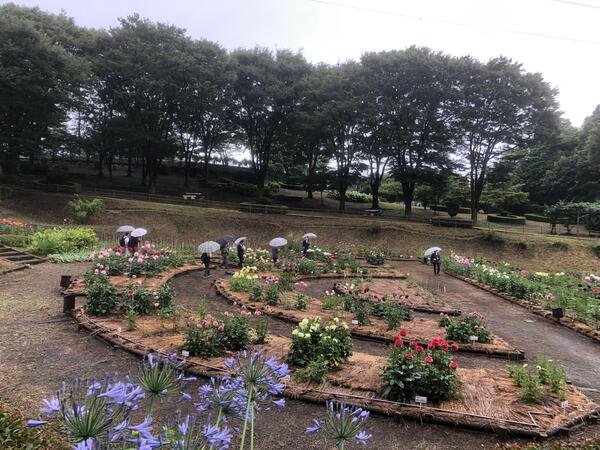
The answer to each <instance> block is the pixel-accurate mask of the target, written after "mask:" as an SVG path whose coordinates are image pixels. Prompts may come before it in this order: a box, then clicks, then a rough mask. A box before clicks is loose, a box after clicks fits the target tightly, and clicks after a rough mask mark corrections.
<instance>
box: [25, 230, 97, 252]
mask: <svg viewBox="0 0 600 450" xmlns="http://www.w3.org/2000/svg"><path fill="white" fill-rule="evenodd" d="M97 242H98V238H97V236H96V233H94V230H92V229H91V228H55V229H48V230H44V231H38V232H37V233H35V234H34V235H33V236H32V238H31V243H30V244H29V246H28V247H27V250H28V251H30V252H31V253H34V254H36V255H42V256H46V255H50V254H52V253H66V252H72V251H75V250H81V249H84V248H89V247H92V246H93V245H95V244H96V243H97Z"/></svg>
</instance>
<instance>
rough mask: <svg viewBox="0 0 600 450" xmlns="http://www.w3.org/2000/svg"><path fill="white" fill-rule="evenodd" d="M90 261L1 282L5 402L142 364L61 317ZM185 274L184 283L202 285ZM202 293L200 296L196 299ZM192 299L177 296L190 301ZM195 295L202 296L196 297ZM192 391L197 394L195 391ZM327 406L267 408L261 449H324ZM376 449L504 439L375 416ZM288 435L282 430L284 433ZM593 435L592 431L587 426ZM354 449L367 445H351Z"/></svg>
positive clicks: (482, 444) (30, 410) (25, 406)
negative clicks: (69, 288) (70, 280)
mask: <svg viewBox="0 0 600 450" xmlns="http://www.w3.org/2000/svg"><path fill="white" fill-rule="evenodd" d="M86 266H87V265H86V264H70V265H54V264H49V263H45V264H41V265H39V266H35V267H33V268H32V269H28V270H25V271H19V272H14V273H10V274H6V275H3V276H1V277H0V401H1V402H5V403H7V404H9V405H11V406H14V407H16V408H18V409H20V410H22V411H23V412H24V413H25V414H27V415H30V416H35V415H37V411H38V408H39V407H40V401H41V399H42V398H44V397H47V396H49V395H51V394H52V392H53V391H54V390H55V389H56V387H57V386H58V385H59V384H60V382H62V381H63V380H67V381H68V380H71V379H72V378H75V377H80V378H93V377H99V376H102V375H103V374H104V373H105V372H117V373H120V374H125V373H127V372H129V371H135V370H136V368H137V366H138V363H139V359H138V358H136V357H134V356H132V355H130V354H127V353H124V352H121V351H114V350H112V349H111V348H110V347H108V346H107V345H106V344H104V343H103V342H100V341H98V340H97V339H95V338H93V337H91V336H90V335H88V334H87V333H85V332H83V331H78V330H77V326H76V325H75V324H74V323H73V322H72V321H71V320H70V319H68V318H67V317H65V316H64V315H63V314H62V312H61V311H62V298H61V297H60V295H59V290H58V281H59V277H60V275H61V274H72V275H76V274H78V273H79V272H81V271H82V270H84V269H85V268H86ZM185 278H186V277H185V276H184V277H181V278H179V279H177V280H176V282H177V283H178V284H179V283H188V282H189V283H192V284H194V283H202V284H200V286H199V287H200V289H199V291H196V292H202V291H204V292H208V293H210V292H212V290H210V289H206V288H207V286H209V285H210V279H209V280H204V281H202V282H201V281H198V280H196V278H195V277H191V278H190V279H189V280H186V279H185ZM199 295H201V294H200V293H199V294H198V297H199ZM194 297H195V294H193V293H191V294H190V295H188V296H187V299H186V296H185V295H183V290H182V297H181V298H180V297H179V296H178V297H177V301H181V302H182V303H188V304H189V303H190V302H193V301H194ZM198 297H197V298H198ZM192 392H193V390H192ZM176 409H177V405H173V404H165V405H162V406H161V407H160V408H158V409H157V411H156V414H157V415H158V416H171V417H172V416H173V413H174V411H175V410H176ZM323 411H324V406H322V405H313V404H308V403H304V402H301V401H293V400H288V402H287V404H286V407H285V408H284V409H283V410H282V411H278V412H275V411H262V412H261V413H260V416H259V420H258V422H259V424H258V427H257V432H258V441H257V448H260V449H265V450H269V449H290V450H293V449H307V450H311V449H315V450H316V449H324V448H330V447H331V445H329V444H326V443H325V441H324V440H323V439H320V438H318V437H315V436H310V435H307V434H306V433H305V431H304V430H305V428H306V427H307V426H308V425H310V423H311V421H312V419H313V418H316V417H321V416H322V415H323ZM370 428H371V429H370V431H371V432H372V433H373V439H372V440H371V442H370V445H369V448H374V449H382V448H386V449H390V450H394V449H406V448H414V449H440V450H441V449H472V448H494V447H495V446H496V445H497V444H498V443H503V442H507V441H506V439H505V438H503V437H501V436H497V435H493V434H485V433H477V432H469V431H464V430H458V429H453V428H450V427H446V426H436V425H427V424H424V425H421V424H420V423H418V422H413V421H406V422H405V421H402V420H394V419H391V418H387V417H381V416H374V417H372V419H371V420H370ZM282 430H285V433H282V432H281V431H282ZM586 436H588V437H589V436H590V429H589V428H588V429H586ZM349 448H351V449H355V448H356V449H358V448H362V447H360V446H358V445H352V446H350V447H349Z"/></svg>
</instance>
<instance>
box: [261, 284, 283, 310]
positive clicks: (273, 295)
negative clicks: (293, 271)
mask: <svg viewBox="0 0 600 450" xmlns="http://www.w3.org/2000/svg"><path fill="white" fill-rule="evenodd" d="M280 296H281V292H279V286H278V285H276V284H268V285H267V286H265V287H264V289H263V299H264V301H265V302H266V303H267V305H270V306H277V305H278V304H279V300H280Z"/></svg>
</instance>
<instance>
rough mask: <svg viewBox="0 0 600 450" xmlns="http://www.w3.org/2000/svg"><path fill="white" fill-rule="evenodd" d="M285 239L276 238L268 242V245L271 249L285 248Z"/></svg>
mask: <svg viewBox="0 0 600 450" xmlns="http://www.w3.org/2000/svg"><path fill="white" fill-rule="evenodd" d="M287 243H288V242H287V239H284V238H282V237H276V238H275V239H271V242H269V245H270V246H271V247H285V246H286V245H287Z"/></svg>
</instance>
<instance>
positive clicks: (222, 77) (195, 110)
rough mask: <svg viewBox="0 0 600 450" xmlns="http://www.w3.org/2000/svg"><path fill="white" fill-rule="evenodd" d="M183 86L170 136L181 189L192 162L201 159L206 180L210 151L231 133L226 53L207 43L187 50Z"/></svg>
mask: <svg viewBox="0 0 600 450" xmlns="http://www.w3.org/2000/svg"><path fill="white" fill-rule="evenodd" d="M189 52H190V53H189V55H188V58H189V66H188V68H187V70H188V78H187V80H186V81H187V84H186V86H185V87H184V89H183V91H182V93H181V101H180V102H179V103H178V108H177V111H176V113H175V117H174V124H175V128H174V133H175V135H176V136H177V141H178V144H179V147H180V151H179V154H180V155H181V158H182V159H183V162H184V186H185V187H188V186H189V178H190V168H191V163H192V160H194V159H197V158H199V157H200V156H201V157H202V168H203V174H204V175H203V179H204V181H205V182H206V181H207V180H208V169H209V163H210V160H211V156H212V153H213V151H214V150H215V149H216V148H219V147H221V146H223V145H225V144H226V143H227V141H228V139H229V138H230V137H231V135H232V132H233V124H232V113H231V100H232V99H231V83H232V81H233V76H234V73H233V68H232V65H231V63H230V60H229V58H228V56H227V53H226V51H225V50H224V49H223V48H222V47H220V46H219V45H218V44H215V43H213V42H210V41H205V40H203V41H196V42H194V43H193V44H192V45H191V47H190V48H189Z"/></svg>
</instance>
